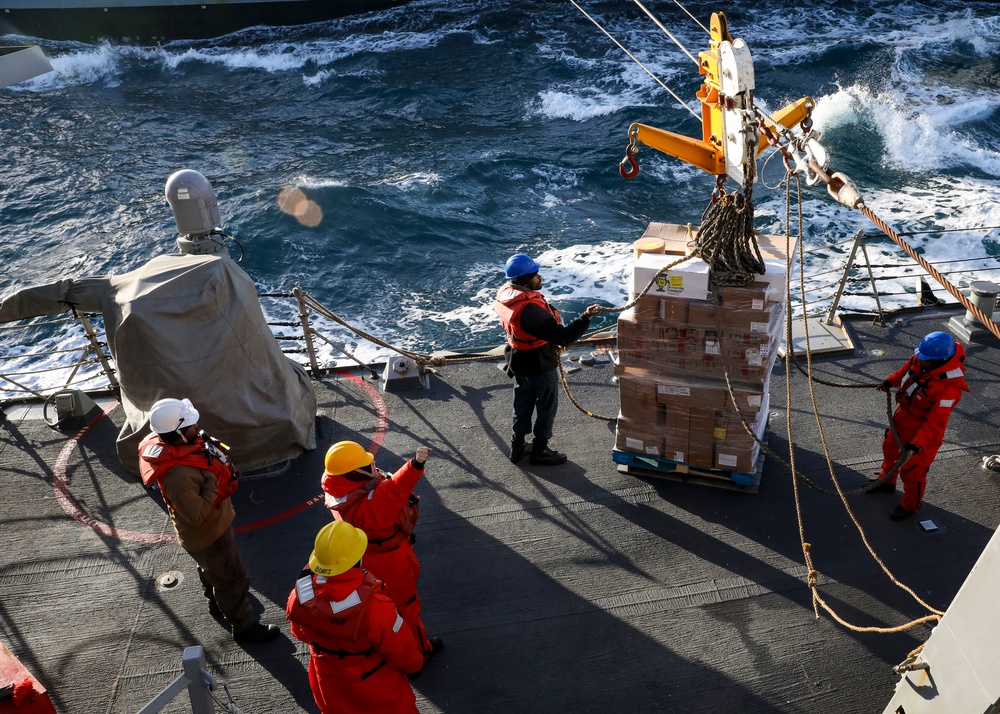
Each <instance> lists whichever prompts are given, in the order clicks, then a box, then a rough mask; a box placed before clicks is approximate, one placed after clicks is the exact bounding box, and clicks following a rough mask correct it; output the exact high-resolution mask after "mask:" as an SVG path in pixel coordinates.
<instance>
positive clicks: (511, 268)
mask: <svg viewBox="0 0 1000 714" xmlns="http://www.w3.org/2000/svg"><path fill="white" fill-rule="evenodd" d="M503 271H504V273H505V274H506V275H507V277H508V278H510V279H511V280H513V279H514V278H520V277H521V276H523V275H530V274H531V273H537V272H538V263H536V262H535V261H533V260H532V259H531V258H530V257H528V256H527V255H525V254H524V253H518V254H517V255H512V256H510V258H508V259H507V265H505V266H504V268H503Z"/></svg>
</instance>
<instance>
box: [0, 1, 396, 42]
mask: <svg viewBox="0 0 1000 714" xmlns="http://www.w3.org/2000/svg"><path fill="white" fill-rule="evenodd" d="M405 1H406V0H200V1H199V2H191V1H188V0H173V1H172V2H164V1H161V2H151V1H150V0H117V1H115V0H105V2H94V1H93V0H63V1H62V2H51V1H50V2H29V1H28V0H6V1H5V2H3V3H2V4H0V35H8V34H11V35H24V36H28V37H36V38H41V39H48V40H78V41H82V42H95V41H98V40H101V39H109V40H115V41H119V40H120V41H127V42H165V41H169V40H176V39H191V40H194V39H206V38H210V37H219V36H221V35H225V34H227V33H230V32H235V31H236V30H240V29H243V28H247V27H254V26H257V25H301V24H305V23H309V22H318V21H321V20H330V19H335V18H338V17H344V16H347V15H353V14H359V13H364V12H372V11H377V10H385V9H388V8H390V7H394V6H397V5H402V4H403V3H404V2H405Z"/></svg>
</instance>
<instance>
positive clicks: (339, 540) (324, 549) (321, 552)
mask: <svg viewBox="0 0 1000 714" xmlns="http://www.w3.org/2000/svg"><path fill="white" fill-rule="evenodd" d="M367 547H368V536H366V535H365V532H364V531H363V530H361V529H360V528H355V527H354V526H352V525H351V524H350V523H348V522H347V521H334V522H333V523H327V524H326V525H325V526H323V528H321V529H320V532H319V533H318V534H317V535H316V544H315V547H314V549H313V552H312V555H310V556H309V569H310V570H312V571H313V572H314V573H316V574H317V575H340V574H341V573H343V572H345V571H347V570H350V569H351V568H352V567H354V564H355V563H357V562H358V561H359V560H361V556H362V555H364V554H365V548H367Z"/></svg>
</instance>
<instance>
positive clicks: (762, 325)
mask: <svg viewBox="0 0 1000 714" xmlns="http://www.w3.org/2000/svg"><path fill="white" fill-rule="evenodd" d="M770 326H771V323H769V322H751V323H750V332H767V329H768V328H769V327H770Z"/></svg>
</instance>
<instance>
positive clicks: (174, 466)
mask: <svg viewBox="0 0 1000 714" xmlns="http://www.w3.org/2000/svg"><path fill="white" fill-rule="evenodd" d="M200 417H201V415H200V414H199V413H198V410H197V409H195V408H194V405H193V404H192V403H191V400H190V399H172V398H168V399H161V400H159V401H158V402H156V403H155V404H153V407H152V408H151V409H150V411H149V425H150V427H151V428H152V433H150V434H149V435H148V436H147V437H146V438H145V439H143V441H142V443H141V444H139V473H140V475H141V477H142V482H143V484H145V485H146V486H153V485H154V484H155V485H156V486H158V487H159V489H160V493H161V494H163V500H164V502H165V503H166V504H167V509H168V510H169V512H170V521H171V522H172V523H173V526H174V531H175V532H176V533H177V540H178V541H179V542H180V544H181V547H182V548H184V550H186V551H187V552H188V554H189V555H190V556H191V557H192V558H194V560H195V562H196V563H197V564H198V576H199V578H201V584H202V588H203V589H204V592H205V597H206V598H208V609H209V612H211V613H212V614H213V615H216V616H219V615H221V616H223V617H225V618H226V620H227V621H228V622H229V623H230V625H231V627H232V632H233V639H235V640H236V641H237V642H263V641H265V640H271V639H274V638H275V637H277V636H278V635H279V634H280V631H279V630H278V628H277V627H276V626H274V625H263V624H261V623H260V622H258V621H257V617H256V615H255V613H254V611H253V606H252V605H251V604H250V578H249V577H248V576H247V570H246V567H245V566H244V565H243V559H242V558H241V557H240V552H239V551H238V550H237V549H236V537H235V535H234V533H233V519H234V518H235V517H236V511H235V510H233V504H232V501H231V500H230V498H229V497H230V496H231V495H232V494H233V493H234V492H235V491H236V487H237V484H238V481H237V479H238V478H239V473H238V472H237V471H236V467H235V466H234V465H233V462H232V461H231V460H230V458H229V456H228V455H227V453H226V452H227V450H228V449H227V447H226V446H225V445H224V444H222V443H221V442H219V441H218V439H213V438H212V437H211V436H209V435H208V434H206V433H205V432H204V431H202V430H200V429H199V428H198V419H199V418H200Z"/></svg>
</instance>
